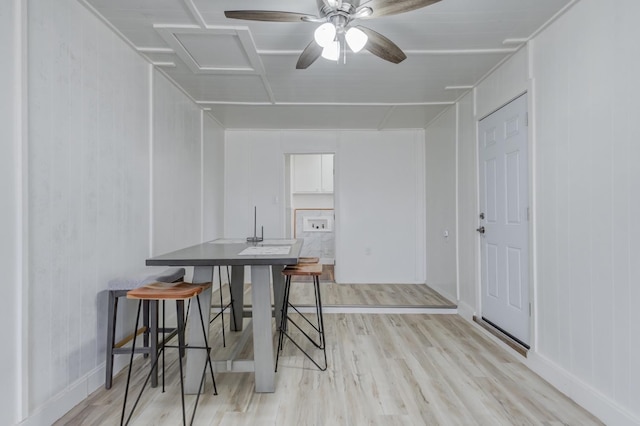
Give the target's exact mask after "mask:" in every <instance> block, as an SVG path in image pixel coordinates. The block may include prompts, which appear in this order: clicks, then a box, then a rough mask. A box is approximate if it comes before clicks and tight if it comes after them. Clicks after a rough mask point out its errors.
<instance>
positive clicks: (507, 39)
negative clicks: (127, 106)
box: [80, 0, 576, 129]
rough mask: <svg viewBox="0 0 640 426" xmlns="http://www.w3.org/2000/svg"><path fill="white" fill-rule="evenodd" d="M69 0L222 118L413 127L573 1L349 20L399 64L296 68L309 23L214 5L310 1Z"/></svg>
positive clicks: (446, 6)
mask: <svg viewBox="0 0 640 426" xmlns="http://www.w3.org/2000/svg"><path fill="white" fill-rule="evenodd" d="M80 1H81V2H82V3H84V4H85V5H87V7H89V8H90V9H92V10H93V11H94V12H95V13H96V14H98V15H99V16H100V17H102V18H103V19H104V20H105V21H107V22H108V23H110V25H111V26H112V27H113V28H114V29H115V30H116V31H118V32H119V33H120V34H121V35H122V36H123V37H124V38H125V39H126V40H127V41H128V42H129V43H131V45H132V46H133V47H134V48H135V49H136V50H138V52H140V54H142V55H143V56H145V57H146V58H148V60H149V61H150V62H152V63H153V64H154V65H155V66H156V67H158V69H160V70H162V71H163V72H164V73H165V74H166V75H167V76H168V77H169V78H171V79H172V80H173V81H174V82H175V83H176V84H177V85H179V86H180V87H181V88H182V89H183V90H184V92H185V93H187V94H188V95H189V96H190V97H191V98H192V99H193V100H194V101H196V102H197V103H198V104H199V105H201V106H202V107H203V108H206V109H208V110H209V112H210V114H211V115H213V116H214V117H215V118H216V120H218V121H219V122H220V123H221V124H222V125H223V126H224V127H225V128H260V129H289V128H291V129H326V128H328V129H345V128H346V129H396V128H423V127H425V126H426V125H427V124H428V123H429V122H430V121H431V120H432V119H433V118H435V117H436V116H437V115H438V114H439V113H441V112H442V111H443V110H444V109H445V108H447V107H448V106H449V105H451V104H452V103H453V102H454V101H455V100H456V99H458V98H459V97H460V96H461V95H463V94H464V93H465V92H466V91H467V90H468V88H469V87H471V86H473V85H474V84H476V83H477V82H478V81H479V80H480V79H481V78H482V77H483V76H485V75H486V74H487V73H488V72H489V71H490V70H491V69H492V68H494V67H495V66H496V65H497V64H499V63H500V62H501V61H503V60H504V59H505V58H507V57H508V56H509V55H511V54H512V53H513V52H514V51H515V50H516V49H517V48H518V47H519V46H520V45H521V44H522V43H524V42H525V41H526V40H527V39H528V38H530V37H531V36H532V35H533V34H535V33H536V31H538V30H539V29H540V28H541V27H543V26H544V25H546V23H548V22H549V21H550V20H551V19H553V18H554V16H557V14H558V13H560V12H562V11H563V10H564V9H565V8H566V7H568V6H569V5H570V4H572V3H574V2H575V1H576V0H442V1H441V2H439V3H436V4H434V5H431V6H428V7H425V8H422V9H418V10H414V11H411V12H407V13H404V14H400V15H394V16H385V17H380V18H375V19H369V20H366V21H362V22H361V24H362V25H365V26H367V27H369V28H371V29H373V30H375V31H377V32H379V33H381V34H383V35H384V36H386V37H388V38H389V39H391V40H392V41H393V42H394V43H396V44H397V45H398V46H399V47H400V48H401V49H402V50H404V52H405V53H406V54H407V59H406V60H404V61H403V62H401V63H400V64H397V65H396V64H392V63H389V62H386V61H384V60H382V59H380V58H378V57H376V56H373V55H372V54H370V53H368V52H365V51H363V52H361V53H357V54H354V53H350V54H347V57H346V63H335V62H329V61H327V60H325V59H323V58H319V59H318V60H317V61H316V62H314V63H313V64H312V65H311V66H310V67H309V68H308V69H306V70H297V69H296V62H297V60H298V56H299V55H300V53H301V52H302V50H303V49H304V48H305V47H306V46H307V44H309V42H310V41H311V39H312V37H313V31H314V30H315V28H316V27H317V26H318V25H319V24H315V23H306V22H300V23H283V22H255V21H241V20H234V19H227V18H226V17H225V16H224V11H225V10H245V9H246V10H249V9H254V10H278V11H287V12H300V13H307V14H312V15H317V14H318V12H317V6H316V1H315V0H295V1H292V0H289V1H287V0H235V1H234V0H80ZM345 1H346V0H345ZM357 2H358V0H353V1H352V2H351V3H357ZM364 2H365V0H362V3H364Z"/></svg>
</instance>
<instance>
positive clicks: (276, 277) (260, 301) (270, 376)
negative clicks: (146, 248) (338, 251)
mask: <svg viewBox="0 0 640 426" xmlns="http://www.w3.org/2000/svg"><path fill="white" fill-rule="evenodd" d="M302 243H303V241H302V240H301V239H298V240H284V239H267V240H264V241H261V242H259V243H248V242H246V241H245V240H242V239H218V240H213V241H208V242H206V243H202V244H196V245H194V246H191V247H187V248H184V249H181V250H176V251H174V252H171V253H166V254H163V255H160V256H154V257H152V258H149V259H147V261H146V264H147V265H150V266H157V265H166V266H193V267H194V269H193V280H192V281H193V282H194V283H202V282H210V281H212V280H213V269H214V267H215V266H231V283H230V285H231V288H232V291H233V293H234V306H233V312H234V315H235V319H236V321H235V324H236V325H237V327H238V330H237V331H239V330H240V329H241V328H242V316H243V315H242V314H243V305H244V301H243V286H244V267H245V266H250V267H251V298H252V305H253V306H252V328H253V353H254V355H253V371H254V374H255V391H256V392H274V391H275V372H274V358H273V352H274V351H273V336H272V328H271V318H272V316H271V291H270V285H269V284H270V279H269V278H270V276H269V269H271V279H272V280H273V294H274V299H275V300H274V305H275V312H276V314H277V313H278V312H279V311H280V309H281V307H282V298H283V290H284V279H283V277H282V269H283V268H284V267H285V266H286V265H295V264H296V263H298V257H299V256H300V250H301V249H302ZM287 247H288V250H286V248H287ZM285 251H286V252H287V253H286V254H285V253H284V252H285ZM247 252H249V253H250V254H246V253H247ZM241 253H242V254H241ZM200 300H201V303H202V304H203V306H211V287H210V288H209V289H208V290H206V291H205V292H203V293H202V294H201V295H200ZM197 311H198V310H197V309H191V310H190V313H189V320H191V321H195V320H196V318H191V317H192V316H194V315H195V314H196V313H197ZM210 314H211V313H210V309H206V313H205V314H204V315H205V319H206V320H207V323H208V320H209V318H210ZM278 319H279V315H276V321H278ZM197 320H198V321H199V319H197ZM230 323H233V321H230ZM208 332H209V330H208V329H207V336H208ZM187 344H188V345H193V346H203V345H204V342H203V337H202V333H201V330H199V329H198V328H197V327H189V331H188V335H187ZM200 352H203V351H192V353H190V354H189V357H188V358H189V359H188V360H187V366H186V378H185V379H186V380H185V392H186V393H194V394H195V393H197V392H198V386H199V384H200V373H201V371H202V366H203V365H204V362H205V358H206V356H205V354H204V353H200ZM243 371H246V370H243Z"/></svg>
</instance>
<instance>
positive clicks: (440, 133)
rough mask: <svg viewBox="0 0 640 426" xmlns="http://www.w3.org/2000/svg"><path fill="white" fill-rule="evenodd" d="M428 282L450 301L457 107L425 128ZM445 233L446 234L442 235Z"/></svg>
mask: <svg viewBox="0 0 640 426" xmlns="http://www.w3.org/2000/svg"><path fill="white" fill-rule="evenodd" d="M425 173H426V192H425V197H426V200H427V202H426V217H427V225H426V248H427V250H426V259H427V275H426V277H427V280H426V281H427V284H429V286H431V287H432V288H434V289H435V290H437V291H438V292H439V293H440V294H442V295H443V296H445V297H447V298H448V299H450V300H452V301H456V300H458V291H457V283H456V241H457V233H456V108H455V107H453V108H449V109H448V110H447V111H445V112H444V114H442V115H441V116H440V117H438V118H437V119H436V120H434V121H433V122H432V123H431V125H430V126H429V128H428V129H427V130H426V131H425ZM445 234H446V235H445Z"/></svg>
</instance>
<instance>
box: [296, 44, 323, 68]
mask: <svg viewBox="0 0 640 426" xmlns="http://www.w3.org/2000/svg"><path fill="white" fill-rule="evenodd" d="M320 55H322V46H320V45H319V44H318V43H316V42H315V40H311V43H309V45H308V46H307V47H305V49H304V50H303V51H302V53H301V54H300V57H299V58H298V63H297V64H296V69H299V70H304V69H307V68H308V67H309V65H311V64H312V63H314V62H315V61H316V59H318V58H319V57H320Z"/></svg>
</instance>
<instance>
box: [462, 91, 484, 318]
mask: <svg viewBox="0 0 640 426" xmlns="http://www.w3.org/2000/svg"><path fill="white" fill-rule="evenodd" d="M457 108H458V110H457V113H458V156H457V162H458V281H459V292H460V294H459V300H458V310H459V311H462V310H466V311H469V312H473V311H474V310H475V307H476V295H477V294H478V291H477V289H478V281H477V280H476V276H477V270H478V267H477V265H478V258H479V251H478V248H479V247H478V233H477V232H476V228H477V227H478V226H479V220H478V214H479V210H478V202H477V193H478V184H477V179H478V160H477V157H476V155H477V154H476V146H477V144H476V123H475V121H474V115H473V113H474V94H473V92H470V93H468V94H467V95H466V96H465V97H463V98H462V99H461V100H460V101H459V102H458V105H457Z"/></svg>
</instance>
